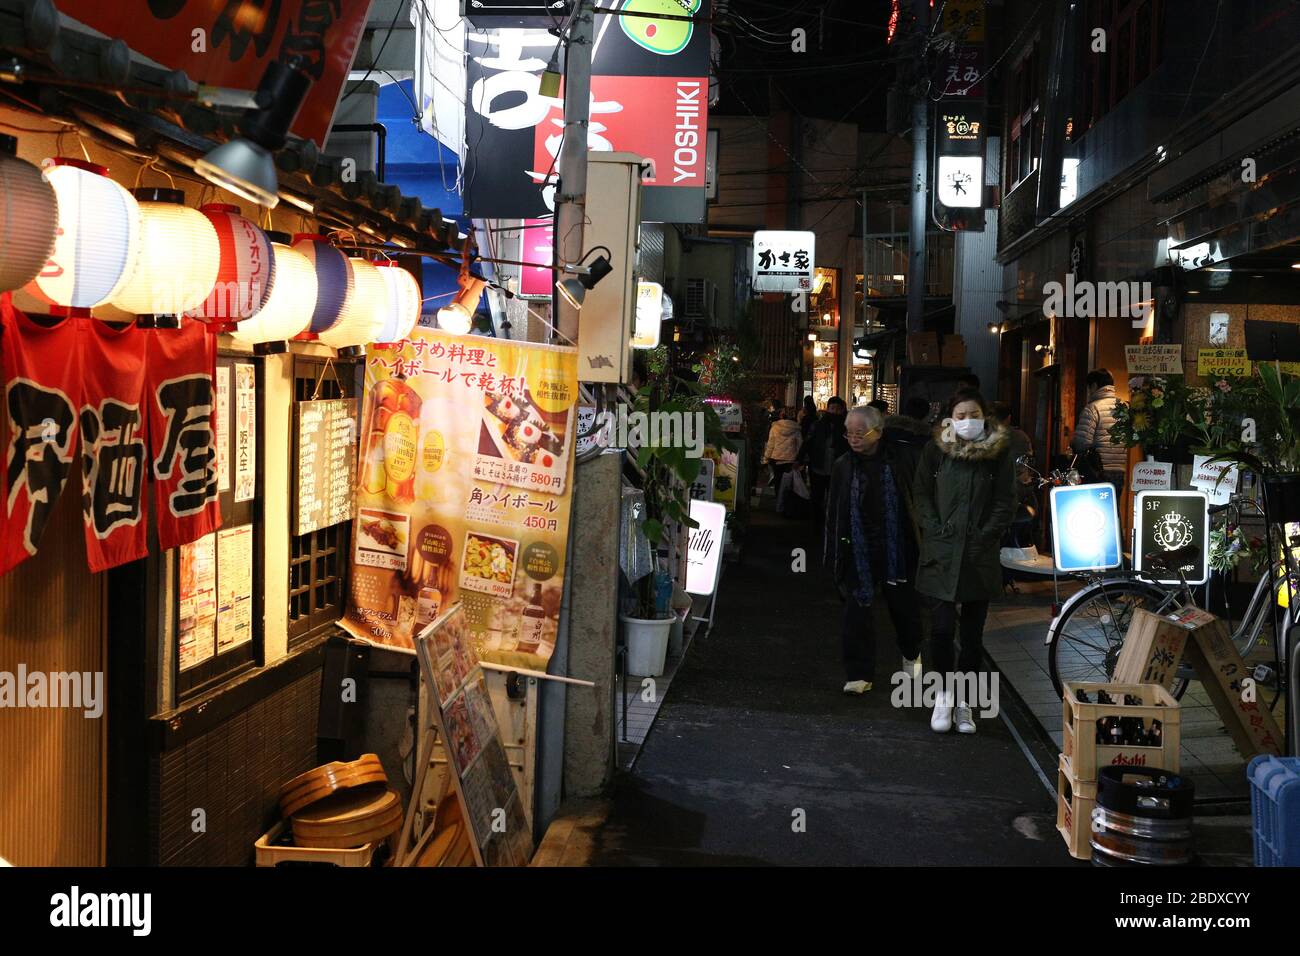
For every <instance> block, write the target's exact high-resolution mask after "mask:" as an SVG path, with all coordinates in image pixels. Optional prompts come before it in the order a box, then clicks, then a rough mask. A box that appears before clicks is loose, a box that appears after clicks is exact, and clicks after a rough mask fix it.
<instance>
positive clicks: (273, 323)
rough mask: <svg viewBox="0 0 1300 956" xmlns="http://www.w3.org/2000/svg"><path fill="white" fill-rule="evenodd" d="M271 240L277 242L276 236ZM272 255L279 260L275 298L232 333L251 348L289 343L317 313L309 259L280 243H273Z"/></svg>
mask: <svg viewBox="0 0 1300 956" xmlns="http://www.w3.org/2000/svg"><path fill="white" fill-rule="evenodd" d="M271 238H272V239H273V240H274V239H276V237H275V236H274V234H272V237H271ZM288 238H289V237H288V236H284V239H286V240H287V239H288ZM271 255H272V257H273V258H274V259H275V282H274V283H272V285H271V294H270V295H269V296H267V299H266V303H265V304H264V305H263V306H262V308H260V309H259V310H258V311H257V312H255V313H253V316H252V317H251V318H249V319H245V320H244V321H243V322H240V323H239V324H238V325H237V326H235V329H234V331H232V332H231V333H230V336H231V338H233V339H235V340H236V341H239V342H243V343H245V344H247V345H260V344H261V343H263V342H285V341H288V340H289V339H291V338H293V337H294V336H296V335H299V334H301V333H302V332H303V331H305V330H306V328H307V327H308V326H309V325H311V317H312V313H313V312H314V311H315V309H316V270H315V269H314V268H313V267H312V264H311V262H310V261H309V260H308V259H307V257H306V256H304V255H303V254H302V253H301V252H298V251H297V250H296V249H293V248H292V247H290V246H289V245H288V243H287V242H279V241H272V243H271Z"/></svg>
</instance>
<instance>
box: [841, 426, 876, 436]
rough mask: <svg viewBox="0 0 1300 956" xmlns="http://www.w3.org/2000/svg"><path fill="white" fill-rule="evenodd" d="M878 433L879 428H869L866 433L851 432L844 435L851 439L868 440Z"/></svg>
mask: <svg viewBox="0 0 1300 956" xmlns="http://www.w3.org/2000/svg"><path fill="white" fill-rule="evenodd" d="M878 431H880V429H879V428H868V429H867V430H866V431H864V432H863V431H849V432H845V433H844V434H845V435H847V436H848V437H849V438H868V437H870V436H871V435H874V434H875V433H876V432H878Z"/></svg>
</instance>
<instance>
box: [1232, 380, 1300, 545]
mask: <svg viewBox="0 0 1300 956" xmlns="http://www.w3.org/2000/svg"><path fill="white" fill-rule="evenodd" d="M1257 375H1258V384H1257V385H1256V386H1253V387H1252V388H1251V390H1250V392H1249V393H1248V398H1247V399H1246V400H1245V408H1244V411H1243V413H1242V427H1241V428H1240V429H1239V430H1238V432H1237V434H1236V435H1235V436H1234V435H1229V436H1228V441H1227V442H1226V447H1225V448H1224V449H1223V450H1222V451H1221V452H1220V453H1219V454H1217V455H1215V456H1214V457H1213V458H1212V459H1211V461H1212V462H1220V461H1228V462H1235V463H1237V464H1239V465H1243V466H1245V467H1246V468H1249V469H1250V470H1251V471H1253V472H1255V474H1256V475H1258V476H1259V478H1260V481H1261V482H1263V485H1264V501H1265V504H1266V507H1267V509H1268V517H1269V520H1270V521H1273V522H1275V523H1282V522H1292V521H1300V378H1297V377H1295V376H1291V375H1286V374H1284V373H1283V372H1282V371H1281V370H1280V369H1279V368H1278V367H1277V366H1276V365H1269V364H1267V363H1261V364H1260V365H1259V366H1258V368H1257Z"/></svg>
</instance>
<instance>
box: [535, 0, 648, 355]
mask: <svg viewBox="0 0 1300 956" xmlns="http://www.w3.org/2000/svg"><path fill="white" fill-rule="evenodd" d="M595 6H596V0H578V2H577V4H576V5H575V7H574V12H573V17H572V19H570V21H569V26H568V36H569V39H568V43H567V44H566V45H565V56H564V141H563V143H562V144H561V145H560V156H559V159H558V160H557V161H556V170H557V172H558V173H559V188H558V190H557V192H556V196H555V265H556V267H557V268H558V269H561V270H562V269H563V267H564V264H565V263H574V262H577V261H578V260H579V259H581V258H582V254H583V252H585V251H586V250H585V249H584V248H583V245H582V243H583V223H584V222H586V219H587V127H588V125H589V123H590V120H591V52H592V43H593V40H594V39H595V22H594V21H595V19H596V15H595V13H594V10H595ZM631 267H632V266H631V264H630V263H626V262H616V263H614V268H616V269H630V268H631ZM560 277H561V278H562V277H563V273H562V272H561V274H560ZM551 302H552V303H553V304H554V308H553V309H552V314H553V315H554V316H555V323H554V324H555V328H556V330H557V331H558V332H559V334H560V336H561V337H562V339H563V340H564V341H562V342H561V344H575V345H576V344H577V341H578V310H577V309H575V308H573V307H572V306H571V305H569V304H568V303H567V302H565V301H564V299H562V298H561V297H560V296H558V295H556V294H554V293H552V295H551Z"/></svg>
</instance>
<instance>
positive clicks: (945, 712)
mask: <svg viewBox="0 0 1300 956" xmlns="http://www.w3.org/2000/svg"><path fill="white" fill-rule="evenodd" d="M930 729H931V730H933V731H934V732H935V733H939V734H946V733H947V732H948V731H950V730H952V695H951V694H943V693H940V694H939V695H938V696H937V697H936V698H935V701H934V713H933V714H931V715H930Z"/></svg>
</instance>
